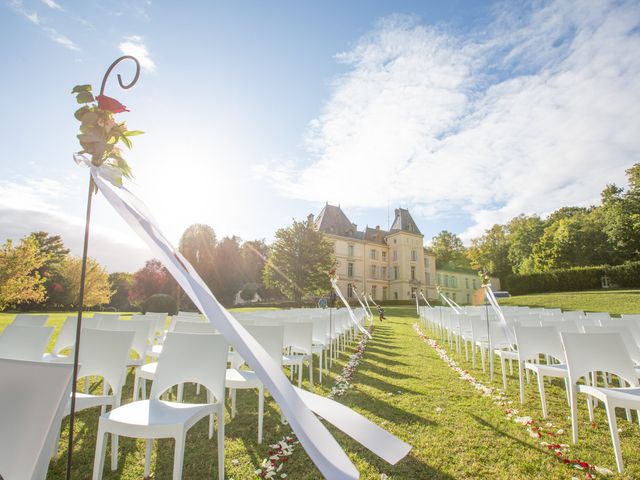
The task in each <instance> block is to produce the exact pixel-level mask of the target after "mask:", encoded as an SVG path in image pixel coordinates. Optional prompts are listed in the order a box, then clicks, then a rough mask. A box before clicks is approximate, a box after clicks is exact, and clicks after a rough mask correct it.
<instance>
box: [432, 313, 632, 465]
mask: <svg viewBox="0 0 640 480" xmlns="http://www.w3.org/2000/svg"><path fill="white" fill-rule="evenodd" d="M447 310H449V311H447ZM470 310H471V312H473V313H481V312H482V310H480V309H465V311H464V312H453V310H452V309H438V308H433V309H421V311H420V317H421V320H422V322H423V325H424V326H425V328H430V329H431V330H432V332H433V333H435V334H437V335H440V336H441V338H442V340H443V341H447V340H448V341H449V346H450V347H451V348H453V342H455V343H456V347H457V349H458V351H459V352H460V343H464V347H465V351H466V349H467V343H471V349H472V352H473V353H475V350H476V349H480V352H481V355H482V360H483V369H484V357H485V352H487V353H488V354H489V357H490V361H492V360H493V356H494V355H496V356H497V357H498V358H499V359H500V361H501V366H502V375H503V386H504V388H505V389H506V366H505V361H506V360H508V361H509V362H510V363H511V361H513V360H515V361H516V362H517V363H518V378H519V382H520V401H521V403H524V398H525V397H524V388H525V381H524V376H525V375H526V376H527V379H528V375H529V372H531V373H534V374H536V376H537V383H538V391H539V394H540V401H541V407H542V414H543V417H545V418H546V416H547V406H546V398H545V387H544V380H545V377H551V378H553V377H555V378H562V379H563V380H564V381H565V387H566V393H567V400H568V403H569V405H570V408H571V419H572V439H573V441H574V443H575V442H577V441H578V421H577V402H576V397H577V394H578V393H585V394H587V395H588V400H587V408H588V413H589V418H590V420H593V407H594V399H595V400H596V401H597V400H600V401H602V402H603V403H604V406H605V409H606V414H607V418H608V420H609V427H610V431H611V438H612V443H613V447H614V453H615V458H616V465H617V468H618V471H619V472H622V471H623V470H624V464H623V461H622V454H621V450H620V441H619V436H618V430H617V423H616V417H615V408H616V407H618V408H624V409H625V410H626V414H627V419H628V420H629V421H631V418H632V417H631V409H636V410H637V411H638V421H639V423H640V388H639V386H640V384H639V383H638V380H639V379H640V319H639V318H638V316H624V317H622V318H620V319H616V320H613V319H612V318H611V317H610V316H609V315H608V314H606V315H598V316H591V317H589V316H586V315H584V316H582V317H580V318H579V319H578V320H575V319H565V320H557V319H556V320H552V319H553V318H554V317H556V315H544V316H543V315H540V314H539V312H535V313H534V314H533V315H532V314H527V313H525V312H522V311H520V312H516V313H515V314H514V312H513V310H511V311H510V309H504V315H505V320H506V321H507V324H506V325H505V324H504V323H502V322H501V321H496V320H495V319H494V318H495V316H493V315H490V314H489V312H488V311H485V312H482V313H485V315H484V318H483V317H482V316H480V315H473V314H472V313H470ZM531 317H534V318H533V319H532V318H531ZM532 320H533V321H532ZM541 356H542V358H541ZM467 358H468V357H467ZM491 368H492V365H491ZM597 372H602V373H603V375H602V382H601V383H602V384H603V386H602V387H599V386H598V375H597ZM491 373H492V371H491ZM612 374H613V375H616V376H617V377H618V381H619V385H620V386H619V387H618V388H613V387H611V386H610V385H609V384H610V383H611V380H612V376H611V375H612ZM583 379H584V382H583ZM491 380H492V377H491ZM625 383H626V384H628V385H629V386H625Z"/></svg>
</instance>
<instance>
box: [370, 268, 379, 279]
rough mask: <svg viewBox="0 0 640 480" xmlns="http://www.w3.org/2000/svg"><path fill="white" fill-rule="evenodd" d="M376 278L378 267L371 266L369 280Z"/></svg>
mask: <svg viewBox="0 0 640 480" xmlns="http://www.w3.org/2000/svg"><path fill="white" fill-rule="evenodd" d="M377 276H378V266H377V265H371V278H376V277H377Z"/></svg>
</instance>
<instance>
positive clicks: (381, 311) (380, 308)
mask: <svg viewBox="0 0 640 480" xmlns="http://www.w3.org/2000/svg"><path fill="white" fill-rule="evenodd" d="M378 317H380V321H382V320H386V319H387V317H385V316H384V308H382V307H381V306H380V305H378Z"/></svg>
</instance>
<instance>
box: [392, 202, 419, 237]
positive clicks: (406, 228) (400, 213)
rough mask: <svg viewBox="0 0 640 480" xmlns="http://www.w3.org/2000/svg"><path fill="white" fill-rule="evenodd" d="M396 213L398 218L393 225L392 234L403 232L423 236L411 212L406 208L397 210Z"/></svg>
mask: <svg viewBox="0 0 640 480" xmlns="http://www.w3.org/2000/svg"><path fill="white" fill-rule="evenodd" d="M395 213H396V218H395V220H394V221H393V225H391V233H393V232H397V231H403V232H410V233H416V234H418V235H422V233H420V229H419V228H418V226H417V225H416V222H414V221H413V218H412V217H411V214H410V213H409V210H407V209H406V208H396V211H395Z"/></svg>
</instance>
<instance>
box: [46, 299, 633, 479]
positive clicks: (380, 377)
mask: <svg viewBox="0 0 640 480" xmlns="http://www.w3.org/2000/svg"><path fill="white" fill-rule="evenodd" d="M387 317H388V320H387V321H385V322H383V323H378V322H377V321H376V325H375V329H374V330H373V338H372V339H371V340H369V341H368V342H367V344H366V348H365V349H364V352H363V354H362V356H361V358H360V359H359V363H358V364H357V366H356V367H355V373H354V375H353V377H352V379H351V381H350V387H349V388H347V389H346V392H345V393H344V395H341V396H339V397H337V398H336V400H337V401H339V402H340V403H343V404H345V405H347V406H349V407H351V408H353V409H354V410H356V411H358V412H359V413H361V414H363V415H364V416H366V417H367V418H369V419H371V420H372V421H374V422H376V423H377V424H379V425H380V426H382V427H383V428H385V429H387V430H388V431H389V432H391V433H392V434H394V435H396V436H398V437H399V438H401V439H402V440H404V441H406V442H408V443H410V444H411V445H412V446H413V449H412V450H411V452H410V453H409V455H408V456H407V457H406V458H404V459H403V460H401V461H400V462H399V463H398V464H397V465H395V466H390V465H389V464H387V463H385V462H384V461H382V460H380V459H379V458H378V457H376V456H375V455H373V454H372V453H370V452H369V451H368V450H366V449H365V448H364V447H362V446H361V445H359V444H358V443H356V442H355V441H353V440H351V439H350V438H349V437H347V436H346V435H344V434H342V433H341V432H339V431H338V430H336V429H335V428H333V427H329V429H330V431H331V432H332V434H333V435H335V436H336V438H337V439H338V441H339V443H340V444H341V445H342V446H344V448H345V451H346V452H347V453H348V455H349V457H350V458H351V460H352V461H353V462H354V464H355V465H356V467H357V468H358V469H359V470H360V472H361V478H363V479H371V480H383V479H402V480H414V479H430V478H435V479H461V478H465V479H467V478H474V479H479V478H487V479H505V480H506V479H521V478H527V479H529V478H540V479H572V478H574V477H575V478H579V479H584V478H588V477H587V472H585V471H581V470H578V469H577V468H575V467H574V466H572V465H566V464H564V463H563V462H562V461H561V459H557V458H556V457H555V456H554V451H552V450H550V449H549V448H547V447H545V446H544V445H541V443H540V442H541V439H539V438H533V437H532V436H531V433H530V431H529V430H528V429H527V427H526V426H524V425H522V424H519V423H516V422H515V421H514V419H513V418H509V417H508V416H507V415H506V413H505V411H506V410H507V409H509V408H516V409H518V415H520V416H523V417H524V416H530V417H531V418H532V419H535V420H536V421H539V420H540V412H539V401H538V398H537V391H536V388H535V383H532V384H531V386H530V387H527V392H526V393H527V401H526V403H525V405H524V406H523V407H521V406H520V405H519V401H518V394H517V380H516V378H515V377H514V376H510V377H509V389H508V391H507V392H506V397H507V400H506V401H513V404H512V405H505V406H500V405H497V404H496V402H495V400H494V399H493V398H492V396H483V395H482V392H480V391H478V390H477V389H476V388H474V386H473V385H472V384H471V383H470V382H469V381H465V380H463V379H461V378H460V375H459V374H458V373H456V372H455V371H453V370H452V369H451V368H450V367H449V366H448V365H447V363H445V362H444V361H443V360H442V359H441V357H440V356H439V355H438V353H437V352H436V350H435V349H434V348H433V347H432V346H430V345H428V344H427V343H425V341H424V340H423V339H422V338H420V337H419V336H418V335H417V333H416V332H415V330H414V328H413V327H414V324H415V323H416V320H417V319H416V315H415V309H414V308H409V307H391V308H388V309H387ZM356 346H357V342H354V344H353V346H352V347H351V348H350V349H348V350H347V351H346V352H345V353H344V354H343V355H342V356H341V357H340V359H339V361H338V362H334V365H333V367H332V368H331V371H330V373H329V375H327V376H326V377H325V378H324V381H323V384H322V385H318V383H317V382H316V384H315V386H314V387H311V390H312V391H315V392H316V393H318V394H321V395H324V396H328V395H329V394H330V392H331V390H332V388H333V387H334V386H335V385H336V380H337V377H338V375H340V373H342V371H343V368H344V366H345V365H346V364H347V362H348V361H349V358H350V356H351V355H353V354H354V353H355V351H356ZM446 351H447V353H448V354H449V355H450V356H451V357H452V358H453V359H455V361H456V362H457V364H458V365H460V366H461V367H462V368H464V369H465V370H467V369H468V370H467V371H468V372H469V374H471V375H472V376H473V377H474V378H475V379H476V380H477V381H478V382H481V383H482V384H484V385H487V386H492V387H495V388H497V387H499V386H501V379H500V377H499V375H498V376H497V377H496V380H495V382H494V383H493V385H491V384H490V382H489V379H488V374H486V375H485V374H483V373H482V370H481V368H480V365H479V362H478V368H477V369H475V370H471V366H470V363H469V364H467V363H466V362H465V360H464V353H463V354H462V356H458V355H455V354H454V353H453V352H452V351H451V350H449V349H448V348H447V349H446ZM316 366H317V363H316ZM498 368H499V367H498ZM316 374H317V370H316ZM303 378H304V385H303V386H304V388H307V389H308V388H309V385H308V384H307V382H308V379H307V377H306V375H305V376H304V377H303ZM316 378H317V375H316ZM130 380H131V379H130ZM131 384H132V382H129V383H128V385H131ZM185 394H186V396H187V397H189V398H192V399H196V398H198V397H197V396H196V392H195V388H194V387H193V386H191V385H189V386H187V388H186V393H185ZM124 395H125V397H126V398H129V397H130V396H131V391H126V392H125V394H124ZM201 395H202V394H201ZM547 395H548V402H549V410H550V412H551V415H550V418H549V419H548V422H552V424H553V429H554V431H556V432H557V431H558V430H564V431H566V432H569V431H570V428H569V425H570V422H569V420H568V419H567V418H566V417H567V415H568V412H569V410H568V407H567V404H566V402H565V400H564V393H563V390H562V388H561V387H559V386H555V385H550V386H548V388H547ZM227 407H228V405H227ZM581 408H582V409H583V410H584V411H582V412H581V415H580V419H581V421H582V424H581V427H580V428H581V439H580V443H579V444H578V445H577V446H573V445H571V455H573V456H574V457H575V458H579V459H580V460H584V461H586V462H588V463H589V464H593V465H598V466H599V467H604V468H608V469H611V470H615V464H614V463H613V455H612V452H611V446H610V445H611V444H610V440H609V437H608V428H607V424H606V420H605V416H604V409H602V408H600V409H597V410H596V419H595V423H594V425H590V424H589V423H588V419H587V415H586V409H585V408H584V404H581ZM238 410H239V412H240V414H239V415H238V416H236V417H235V418H234V419H233V420H232V419H231V418H230V417H229V410H228V408H227V413H226V416H227V419H226V455H225V467H226V474H227V478H230V479H235V480H240V479H243V480H244V479H251V478H259V477H258V476H257V475H256V470H257V469H259V467H260V465H261V464H262V462H263V460H264V459H266V458H268V457H269V456H270V455H272V454H273V450H272V448H271V447H270V446H269V445H270V444H274V443H276V442H278V441H280V440H281V439H283V438H285V437H287V436H288V435H290V433H291V429H290V428H289V427H288V426H287V425H283V424H282V423H281V422H280V413H279V410H278V409H277V407H276V405H275V403H274V402H273V400H272V399H271V398H270V397H269V396H267V398H266V404H265V430H264V432H265V441H264V443H263V444H257V442H256V438H255V427H256V421H257V395H256V394H255V392H251V391H247V392H240V393H239V394H238ZM96 418H97V415H95V412H92V411H91V410H88V411H83V412H80V414H79V416H78V421H77V423H76V428H77V430H76V435H77V437H76V438H78V444H77V447H76V448H77V450H76V457H75V458H76V459H77V460H76V462H77V463H76V465H77V472H78V474H79V476H78V478H88V477H89V476H90V472H91V467H92V461H93V454H94V448H95V432H96ZM540 425H541V426H543V427H544V425H545V423H544V422H541V423H540ZM619 427H620V428H621V429H622V433H621V435H622V437H623V438H624V440H623V443H622V444H623V448H624V449H625V450H624V452H623V453H624V455H625V458H627V459H628V461H627V471H626V472H625V474H624V475H623V476H617V475H613V476H611V477H606V478H625V479H631V478H640V469H639V462H638V460H640V454H639V452H637V448H635V449H634V448H633V447H634V446H637V445H639V444H640V434H639V432H638V426H637V424H635V425H632V426H631V425H629V424H627V423H626V422H623V421H621V422H620V423H619ZM63 428H64V430H63V440H64V437H66V435H67V431H66V429H67V428H68V423H67V422H65V424H64V425H63ZM546 430H550V429H549V428H547V429H546ZM542 440H544V439H542ZM548 442H549V443H550V444H552V443H564V444H570V436H569V433H566V434H565V433H564V432H562V433H561V434H558V435H557V436H556V437H554V438H549V440H548ZM60 445H61V450H60V453H62V454H64V453H65V449H64V445H66V444H65V442H64V441H62V442H61V443H60ZM215 452H216V442H215V438H214V439H213V440H209V439H208V436H207V423H206V422H202V423H201V424H198V425H196V426H195V427H194V428H193V429H192V431H191V432H190V433H189V435H188V437H187V449H186V454H185V463H184V478H193V479H198V478H210V477H211V476H212V473H213V475H214V476H215V472H216V459H215V457H216V455H215ZM143 458H144V442H143V441H139V440H138V441H136V440H132V439H127V438H121V440H120V466H121V469H120V470H119V471H118V472H115V473H113V472H110V471H109V469H108V468H107V469H105V476H104V478H105V479H127V480H129V479H131V480H133V479H139V478H142V472H143ZM172 461H173V442H172V441H171V440H160V441H159V442H158V448H157V449H156V448H154V453H153V460H152V465H153V466H154V468H153V471H154V472H155V477H154V478H157V479H164V478H171V469H172ZM63 472H64V455H63V456H62V457H61V458H60V459H59V460H57V461H54V462H53V463H52V467H51V468H50V470H49V475H48V477H47V478H49V479H52V480H53V479H55V480H59V479H62V478H64V475H63ZM282 475H284V477H283V476H282ZM272 478H289V479H296V480H297V479H320V478H322V477H321V475H320V473H319V472H318V470H317V469H316V468H315V467H314V465H313V463H312V462H311V461H310V459H309V457H308V456H307V454H306V453H305V451H304V449H303V448H301V447H300V446H294V448H293V452H292V454H291V455H290V456H289V457H288V458H287V459H286V461H285V462H284V463H283V465H282V469H281V470H280V471H279V472H277V475H275V476H274V477H272ZM597 478H605V477H604V476H602V475H599V474H598V475H597Z"/></svg>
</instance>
